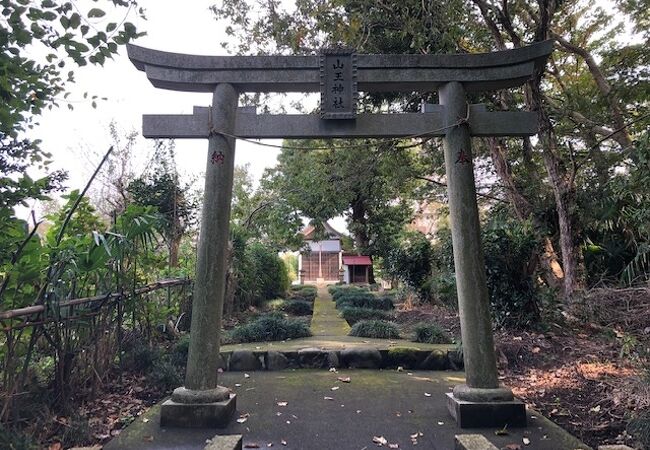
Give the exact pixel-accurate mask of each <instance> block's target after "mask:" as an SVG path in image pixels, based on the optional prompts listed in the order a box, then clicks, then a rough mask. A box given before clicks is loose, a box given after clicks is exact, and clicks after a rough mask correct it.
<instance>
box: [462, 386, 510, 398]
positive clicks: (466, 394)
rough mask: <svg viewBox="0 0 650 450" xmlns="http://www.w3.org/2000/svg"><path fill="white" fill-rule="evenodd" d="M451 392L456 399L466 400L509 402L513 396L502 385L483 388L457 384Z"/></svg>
mask: <svg viewBox="0 0 650 450" xmlns="http://www.w3.org/2000/svg"><path fill="white" fill-rule="evenodd" d="M453 393H454V397H455V398H457V399H458V400H465V401H468V402H509V401H512V400H513V399H514V398H515V397H514V395H513V394H512V391H511V390H510V389H508V388H506V387H503V386H499V387H496V388H491V389H485V388H473V387H469V386H467V385H466V384H459V385H458V386H455V387H454V391H453Z"/></svg>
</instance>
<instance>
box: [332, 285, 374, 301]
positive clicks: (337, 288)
mask: <svg viewBox="0 0 650 450" xmlns="http://www.w3.org/2000/svg"><path fill="white" fill-rule="evenodd" d="M327 290H328V291H329V293H330V294H332V298H333V299H334V300H336V299H337V298H339V297H340V296H341V295H345V294H353V293H359V292H366V293H367V292H368V288H366V287H365V286H355V285H351V284H343V285H334V286H330V287H328V288H327Z"/></svg>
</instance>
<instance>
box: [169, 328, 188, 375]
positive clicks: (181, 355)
mask: <svg viewBox="0 0 650 450" xmlns="http://www.w3.org/2000/svg"><path fill="white" fill-rule="evenodd" d="M189 350H190V335H189V334H184V335H183V336H181V337H180V339H179V340H178V341H177V342H176V344H174V346H173V347H172V348H171V350H170V352H169V360H170V362H171V363H172V364H174V365H176V366H183V367H184V366H185V364H187V353H188V352H189Z"/></svg>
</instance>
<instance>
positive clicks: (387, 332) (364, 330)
mask: <svg viewBox="0 0 650 450" xmlns="http://www.w3.org/2000/svg"><path fill="white" fill-rule="evenodd" d="M349 334H350V336H358V337H367V338H375V339H399V337H400V335H399V329H398V328H397V325H396V324H395V323H393V322H389V321H387V320H362V321H360V322H357V323H356V324H354V326H353V327H352V328H351V329H350V333H349Z"/></svg>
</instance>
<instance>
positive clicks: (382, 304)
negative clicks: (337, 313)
mask: <svg viewBox="0 0 650 450" xmlns="http://www.w3.org/2000/svg"><path fill="white" fill-rule="evenodd" d="M346 307H355V308H368V309H379V310H383V311H389V310H391V309H393V308H394V307H395V305H394V304H393V299H392V298H390V297H387V296H381V297H379V296H376V295H374V294H371V293H370V292H364V293H354V294H348V295H343V296H340V297H339V298H338V299H337V300H336V308H337V309H342V308H346Z"/></svg>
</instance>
